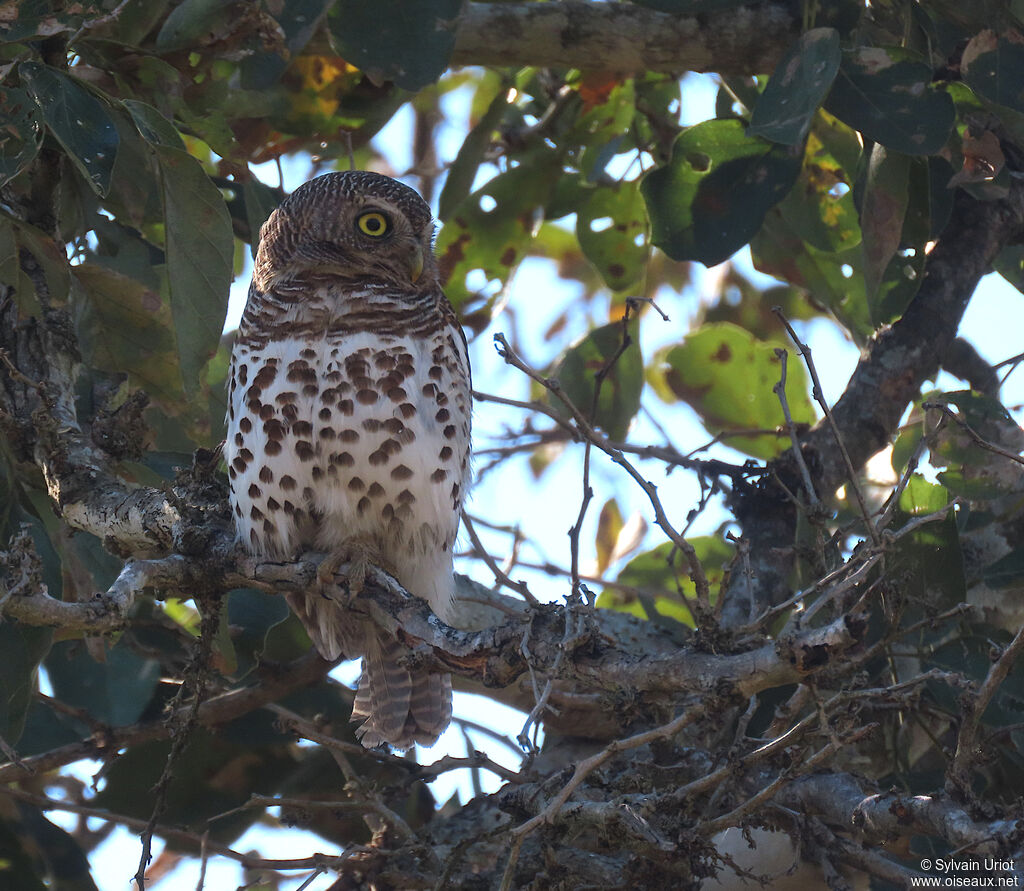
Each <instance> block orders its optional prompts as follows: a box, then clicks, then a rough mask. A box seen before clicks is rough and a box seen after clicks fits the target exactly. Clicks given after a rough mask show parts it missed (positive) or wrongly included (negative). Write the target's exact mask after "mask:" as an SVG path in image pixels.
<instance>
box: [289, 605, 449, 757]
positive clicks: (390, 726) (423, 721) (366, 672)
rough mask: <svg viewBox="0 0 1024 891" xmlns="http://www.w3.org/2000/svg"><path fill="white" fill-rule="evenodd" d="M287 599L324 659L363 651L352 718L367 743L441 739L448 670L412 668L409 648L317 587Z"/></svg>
mask: <svg viewBox="0 0 1024 891" xmlns="http://www.w3.org/2000/svg"><path fill="white" fill-rule="evenodd" d="M288 603H289V605H290V606H291V608H292V610H293V611H294V612H295V615H297V616H298V617H299V619H300V620H301V622H302V624H303V626H305V629H306V633H307V634H308V635H309V637H310V640H312V641H313V645H314V646H315V647H316V648H317V651H318V652H319V653H320V655H321V656H322V657H323V658H324V659H326V660H328V661H329V662H333V661H335V660H336V659H338V658H340V657H341V656H345V657H347V658H349V659H355V658H358V657H359V656H362V657H363V673H362V675H361V676H360V678H359V687H358V689H357V690H356V697H355V701H354V702H353V704H352V720H353V721H356V722H361V724H360V726H359V727H357V728H356V736H357V737H358V738H359V741H360V742H361V743H362V744H363V745H364V746H366V747H367V748H373V747H374V746H379V745H381V744H384V743H387V744H389V745H392V746H395V747H396V748H399V749H408V748H410V747H412V745H413V744H414V743H419V744H420V745H423V746H432V745H433V744H434V743H435V742H437V738H438V737H439V736H440V735H441V734H442V733H443V732H444V729H445V728H446V727H447V726H448V723H449V722H450V721H451V717H452V682H451V676H450V675H446V674H444V675H441V674H430V673H428V672H423V671H417V672H416V673H415V674H410V672H409V669H407V668H406V667H405V666H404V665H403V664H402V657H403V656H404V655H405V652H406V651H405V648H404V647H402V646H401V644H399V643H398V641H397V640H395V639H394V638H393V637H388V636H387V635H381V634H380V633H379V632H377V631H376V629H375V628H374V626H373V625H371V624H369V623H364V622H359V621H353V617H352V615H351V614H350V613H348V612H347V611H345V610H343V609H342V608H341V607H340V606H339V605H338V604H336V603H334V601H332V600H331V599H330V598H329V597H325V596H323V595H322V594H321V593H319V592H301V593H294V594H289V595H288Z"/></svg>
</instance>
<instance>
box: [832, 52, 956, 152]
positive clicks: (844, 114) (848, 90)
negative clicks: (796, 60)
mask: <svg viewBox="0 0 1024 891" xmlns="http://www.w3.org/2000/svg"><path fill="white" fill-rule="evenodd" d="M931 80H932V70H931V68H930V67H929V66H928V65H926V64H924V63H923V62H919V61H916V59H914V57H912V56H911V55H910V54H908V53H907V52H905V51H903V50H900V49H897V48H894V47H888V48H883V47H861V48H860V49H856V50H852V51H848V52H845V53H844V54H843V62H842V65H841V66H840V68H839V74H838V76H837V77H836V80H835V83H834V84H833V85H832V91H831V93H829V97H828V99H827V100H826V101H825V107H826V108H827V109H828V110H829V111H830V112H831V113H832V114H834V115H835V116H836V117H837V118H839V119H840V120H842V121H844V122H845V123H847V124H849V125H850V126H851V127H853V128H854V129H855V130H859V131H860V132H861V133H863V134H864V135H865V136H866V137H867V138H868V139H871V140H873V141H874V142H880V143H881V144H882V145H884V146H885V147H886V148H890V149H893V150H894V151H897V152H903V153H904V154H906V155H931V154H934V153H936V152H937V151H939V149H941V148H942V146H943V145H945V143H946V139H947V138H948V137H949V133H950V130H951V129H952V128H953V120H954V118H955V117H956V110H955V108H954V107H953V100H952V99H951V98H950V97H949V96H948V95H947V94H946V93H944V92H942V91H941V90H938V89H936V88H935V87H933V86H932V85H931Z"/></svg>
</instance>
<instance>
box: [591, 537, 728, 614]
mask: <svg viewBox="0 0 1024 891" xmlns="http://www.w3.org/2000/svg"><path fill="white" fill-rule="evenodd" d="M687 541H688V542H689V543H690V544H691V545H692V546H693V549H694V550H695V551H696V552H697V558H698V559H699V560H700V563H701V566H703V567H704V572H705V574H706V575H707V579H708V583H709V584H710V586H711V591H712V601H713V600H714V598H715V596H716V595H717V588H718V587H719V586H720V585H721V583H722V578H723V577H724V575H725V568H726V566H728V564H729V563H730V562H731V560H732V558H733V551H734V548H733V546H732V545H731V544H729V543H728V542H726V541H724V540H723V539H721V538H719V537H718V536H715V535H702V536H696V537H694V538H689V539H687ZM616 581H617V582H619V583H621V584H623V585H628V586H629V587H631V588H637V589H638V590H640V591H641V592H643V593H645V594H648V595H650V596H651V597H652V599H653V601H654V607H655V609H657V611H658V612H659V613H660V614H661V615H663V616H669V617H671V618H673V619H676V620H677V621H679V622H682V623H683V624H684V625H688V626H689V627H691V628H692V627H693V617H692V616H691V615H690V611H689V609H688V608H687V607H686V606H685V605H684V601H683V599H684V597H685V598H688V599H690V600H693V599H694V598H695V597H696V596H697V590H696V586H695V585H694V583H693V581H692V579H691V578H690V576H689V569H688V567H687V565H686V560H685V559H684V558H683V556H682V555H681V554H680V553H679V551H678V550H677V549H676V548H675V546H674V545H673V544H672V543H671V542H665V543H664V544H660V545H658V546H657V547H656V548H653V549H652V550H650V551H646V552H644V553H643V554H638V555H637V556H636V557H634V558H633V559H632V560H630V561H629V562H628V563H627V564H626V565H625V566H623V567H622V571H621V572H620V573H619V577H618V578H617V579H616ZM597 605H598V606H599V607H603V608H607V609H615V610H618V611H619V612H627V613H630V614H631V615H634V616H637V617H638V618H641V619H644V618H649V617H648V615H647V609H646V608H645V606H644V604H643V603H642V602H641V601H640V600H639V599H638V598H637V597H636V596H635V595H633V594H631V593H629V592H625V591H620V590H617V589H615V588H606V589H605V590H604V591H602V592H601V595H600V596H599V597H598V599H597Z"/></svg>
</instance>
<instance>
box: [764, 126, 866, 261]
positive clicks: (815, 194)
mask: <svg viewBox="0 0 1024 891" xmlns="http://www.w3.org/2000/svg"><path fill="white" fill-rule="evenodd" d="M778 210H779V212H780V213H781V214H782V216H783V217H784V218H785V220H786V222H787V223H789V225H790V226H791V227H792V228H793V231H794V232H795V233H796V234H797V235H798V236H799V237H800V238H801V239H803V240H804V241H805V242H807V244H809V245H812V246H813V247H815V248H817V249H818V250H819V251H828V252H833V253H834V252H838V251H844V250H848V249H849V248H852V247H856V246H857V245H858V244H859V243H860V240H861V232H860V220H859V219H858V216H857V207H856V205H855V204H854V201H853V191H852V190H851V189H850V188H849V185H848V179H847V174H846V172H845V171H844V170H843V168H842V167H841V166H840V165H839V163H838V162H837V161H836V159H835V158H834V157H833V156H832V154H831V153H830V152H829V151H828V149H826V148H825V146H824V144H823V143H822V142H821V140H820V139H819V138H818V136H817V134H816V133H815V132H814V131H812V132H811V134H810V135H809V136H808V138H807V147H806V151H805V153H804V163H803V168H802V169H801V171H800V176H799V178H798V179H797V181H796V185H794V186H793V188H792V190H791V191H790V193H789V194H788V195H787V196H786V197H785V198H783V199H782V201H781V202H780V203H779V206H778Z"/></svg>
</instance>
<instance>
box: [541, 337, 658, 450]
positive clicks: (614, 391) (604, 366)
mask: <svg viewBox="0 0 1024 891" xmlns="http://www.w3.org/2000/svg"><path fill="white" fill-rule="evenodd" d="M628 330H629V332H630V336H629V340H628V341H626V340H624V337H625V332H624V330H623V325H622V323H621V322H614V323H612V324H610V325H603V326H602V327H600V328H595V329H594V330H593V331H591V332H590V333H589V334H588V335H587V336H586V337H584V338H583V339H582V340H581V341H579V342H578V343H576V344H575V345H574V346H572V347H570V348H569V351H568V352H567V353H566V354H565V355H564V356H563V357H562V360H561V361H560V362H559V364H558V368H557V369H556V371H555V377H557V378H558V382H559V384H560V385H561V387H562V392H563V393H565V395H566V396H567V397H569V400H570V401H571V402H572V404H573V405H575V406H576V408H577V409H579V411H580V412H581V413H582V414H583V416H584V417H585V418H588V419H591V421H592V423H593V424H594V426H596V427H600V428H601V429H603V430H604V431H605V433H607V434H608V436H609V438H611V439H613V440H620V441H621V440H623V439H625V438H626V432H627V431H628V430H629V425H630V423H631V422H632V420H633V418H634V417H635V416H636V413H637V412H638V411H639V410H640V391H641V390H642V389H643V385H644V365H643V358H642V357H641V355H640V345H639V343H637V342H636V339H635V336H636V323H635V321H632V322H630V323H629V329H628ZM624 343H625V344H626V345H625V348H623V344H624ZM595 393H596V400H595ZM550 402H551V404H552V405H553V406H554V407H555V408H558V407H559V406H560V402H559V400H558V398H557V397H554V396H552V397H551V398H550Z"/></svg>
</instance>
